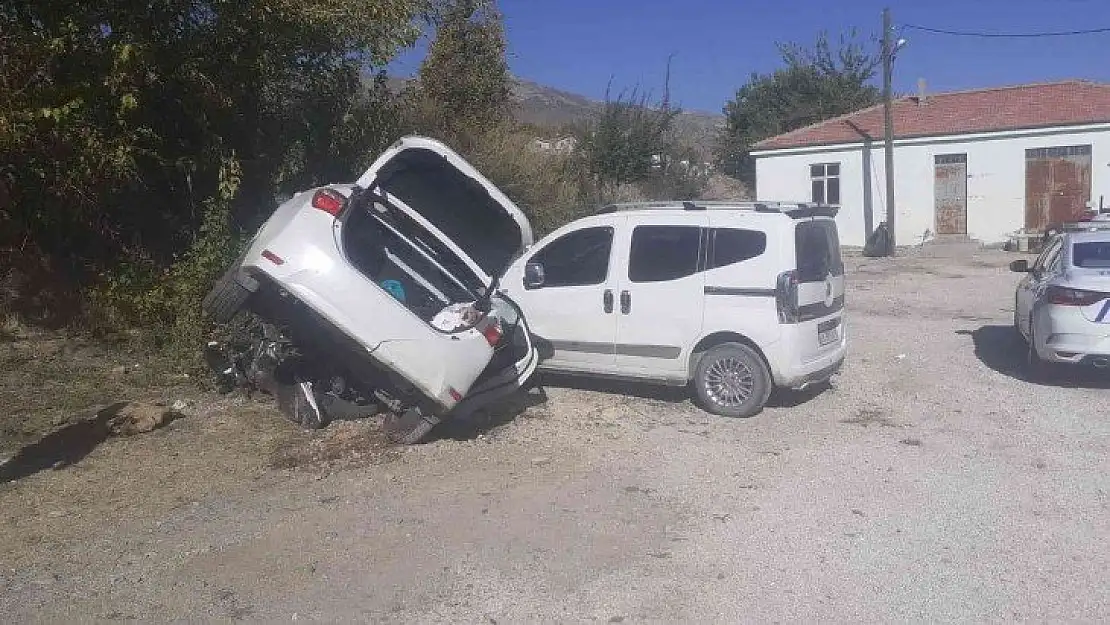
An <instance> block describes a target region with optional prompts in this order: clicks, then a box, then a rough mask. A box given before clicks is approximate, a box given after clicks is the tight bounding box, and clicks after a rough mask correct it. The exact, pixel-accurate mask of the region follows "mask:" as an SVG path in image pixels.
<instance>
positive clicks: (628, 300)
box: [621, 291, 632, 315]
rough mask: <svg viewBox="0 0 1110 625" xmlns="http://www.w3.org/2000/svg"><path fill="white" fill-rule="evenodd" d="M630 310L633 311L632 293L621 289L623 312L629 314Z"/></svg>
mask: <svg viewBox="0 0 1110 625" xmlns="http://www.w3.org/2000/svg"><path fill="white" fill-rule="evenodd" d="M630 312H632V294H631V293H629V292H628V291H621V313H623V314H625V315H627V314H628V313H630Z"/></svg>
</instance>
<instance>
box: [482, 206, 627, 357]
mask: <svg viewBox="0 0 1110 625" xmlns="http://www.w3.org/2000/svg"><path fill="white" fill-rule="evenodd" d="M622 222H623V219H622V218H617V219H612V220H609V221H606V222H604V223H598V222H592V223H585V224H572V225H570V226H564V227H563V228H561V229H559V230H556V231H555V232H553V233H552V234H550V235H548V236H547V237H546V238H545V239H544V240H542V241H540V242H539V243H538V244H537V245H536V246H535V248H534V249H533V250H531V251H529V252H527V253H526V254H525V255H524V256H523V257H522V258H521V259H520V260H518V261H517V262H516V263H514V264H513V266H512V268H510V270H509V271H508V272H507V273H506V274H505V277H504V278H503V280H502V282H501V289H502V291H504V292H505V293H506V294H508V295H509V297H510V298H512V299H513V300H514V301H515V302H516V303H517V305H518V306H520V308H521V310H522V311H523V312H524V317H525V319H527V321H528V326H529V328H530V329H531V331H532V335H533V336H534V337H536V344H537V347H538V349H539V351H540V355H541V358H543V363H542V365H541V366H542V367H543V368H545V369H554V370H566V371H579V372H586V373H611V372H612V370H613V367H614V365H615V360H614V355H613V344H614V342H615V340H616V332H617V327H616V314H615V312H614V311H615V301H616V297H615V291H616V284H615V281H614V276H615V275H616V273H617V272H616V271H614V267H616V266H617V263H616V261H615V258H614V256H615V254H614V250H615V247H614V245H613V243H614V241H615V240H616V238H617V231H618V229H619V227H618V226H619V224H620V223H622ZM529 267H533V268H540V269H539V271H542V274H543V279H542V281H541V282H542V283H540V284H537V283H536V280H535V279H534V278H535V275H536V274H535V271H536V270H535V269H532V270H528V268H529ZM528 271H532V274H531V277H532V280H530V281H526V280H525V275H526V273H527V272H528ZM526 282H527V283H526Z"/></svg>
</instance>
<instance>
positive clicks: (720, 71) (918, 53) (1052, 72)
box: [390, 0, 1110, 112]
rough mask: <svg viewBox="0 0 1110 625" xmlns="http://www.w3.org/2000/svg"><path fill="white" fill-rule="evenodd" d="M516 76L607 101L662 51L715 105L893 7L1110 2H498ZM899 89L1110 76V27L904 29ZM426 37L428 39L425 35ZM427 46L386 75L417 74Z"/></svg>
mask: <svg viewBox="0 0 1110 625" xmlns="http://www.w3.org/2000/svg"><path fill="white" fill-rule="evenodd" d="M498 4H499V6H500V8H501V10H502V12H503V13H504V16H505V26H506V34H507V37H508V42H509V67H510V70H511V71H512V72H513V74H515V75H516V76H519V77H521V78H524V79H528V80H532V81H535V82H539V83H542V84H546V85H550V86H552V87H556V88H559V89H565V90H567V91H572V92H575V93H580V94H582V95H585V96H589V97H593V98H598V99H600V98H601V97H602V96H603V95H604V93H605V86H606V84H607V83H608V82H609V80H610V78H612V80H613V84H614V86H615V87H618V88H619V87H631V86H633V85H635V84H637V83H638V84H641V85H643V86H644V87H645V88H650V89H651V90H653V92H655V93H658V91H659V90H660V88H661V86H662V83H663V76H664V69H665V66H666V59H667V56H668V55H669V54H674V55H675V56H674V60H673V61H672V69H671V93H672V98H673V100H674V101H675V102H676V103H677V104H679V105H680V106H682V107H683V108H685V109H688V110H702V111H710V112H719V111H720V110H721V107H722V106H723V105H724V103H725V102H726V101H728V100H729V99H730V98H731V97H732V96H733V94H734V93H735V92H736V88H737V87H739V86H740V85H741V84H743V83H744V82H745V81H746V80H747V78H748V76H749V75H750V74H751V73H752V72H768V71H771V70H774V69H775V68H776V67H778V66H779V64H780V60H779V56H778V52H777V49H776V47H775V42H777V41H783V42H785V41H798V42H800V43H810V42H812V41H813V40H814V39H815V37H816V35H817V33H818V32H819V31H821V30H823V29H824V30H827V31H828V32H829V34H830V35H831V36H832V37H834V38H835V37H836V36H837V35H838V34H839V33H840V32H846V31H848V30H849V29H851V28H855V29H857V30H858V31H859V32H860V34H861V35H871V34H874V35H876V36H877V35H878V34H879V33H880V31H881V27H882V9H883V7H884V6H889V7H890V9H891V11H892V14H893V18H894V23H895V26H896V28H897V27H900V26H902V25H905V24H914V25H919V26H926V27H932V28H940V29H947V30H961V31H987V32H1045V31H1060V30H1078V29H1089V28H1098V27H1110V0H887V1H885V2H883V1H881V0H746V1H745V0H500V2H499V3H498ZM899 35H900V36H901V37H903V38H905V39H906V40H907V44H906V46H905V47H904V48H903V49H902V50H901V51H900V52H899V54H898V59H897V62H896V65H895V89H896V90H898V91H902V92H909V91H914V90H915V89H916V85H917V80H918V78H924V79H925V80H926V81H927V84H928V89H929V90H930V91H949V90H954V89H969V88H976V87H985V86H994V85H1005V84H1017V83H1026V82H1039V81H1045V80H1055V79H1061V78H1086V79H1091V80H1101V81H1108V82H1110V33H1103V34H1093V35H1084V36H1073V37H1049V38H1033V39H980V38H970V37H953V36H946V35H939V34H930V33H925V32H920V31H916V30H913V29H909V28H906V29H903V30H900V31H899ZM425 43H426V42H425ZM425 43H422V44H420V45H419V46H418V47H417V49H415V50H412V51H410V52H408V53H406V54H404V55H402V56H401V57H400V58H398V59H397V60H396V61H395V62H394V64H393V65H392V66H391V68H390V71H391V72H395V73H398V74H402V75H411V74H413V73H415V72H416V70H417V68H418V67H419V63H420V59H421V58H422V56H423V48H424V45H425Z"/></svg>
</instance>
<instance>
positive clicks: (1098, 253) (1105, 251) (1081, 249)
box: [1071, 241, 1110, 269]
mask: <svg viewBox="0 0 1110 625" xmlns="http://www.w3.org/2000/svg"><path fill="white" fill-rule="evenodd" d="M1071 257H1072V261H1071V262H1072V264H1073V265H1075V266H1076V267H1079V268H1081V269H1110V241H1087V242H1083V243H1076V244H1075V245H1073V246H1072V248H1071Z"/></svg>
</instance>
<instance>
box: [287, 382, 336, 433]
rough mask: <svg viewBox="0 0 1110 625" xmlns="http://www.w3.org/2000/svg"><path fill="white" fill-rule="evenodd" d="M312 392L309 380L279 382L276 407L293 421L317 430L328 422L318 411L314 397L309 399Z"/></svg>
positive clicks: (318, 407) (318, 405)
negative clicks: (287, 382) (288, 382)
mask: <svg viewBox="0 0 1110 625" xmlns="http://www.w3.org/2000/svg"><path fill="white" fill-rule="evenodd" d="M312 393H314V391H313V389H312V383H311V382H295V383H293V384H281V385H280V386H279V388H278V392H277V402H278V409H279V410H281V412H282V414H284V415H285V417H286V418H287V419H289V420H290V421H292V422H293V423H296V424H297V425H300V426H301V427H303V428H306V429H309V430H319V429H320V428H322V427H324V426H325V425H327V424H328V419H327V417H326V415H324V414H323V413H322V412H321V411H320V404H319V403H318V402H317V401H315V397H313V398H312V400H311V401H310V400H309V394H312Z"/></svg>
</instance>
